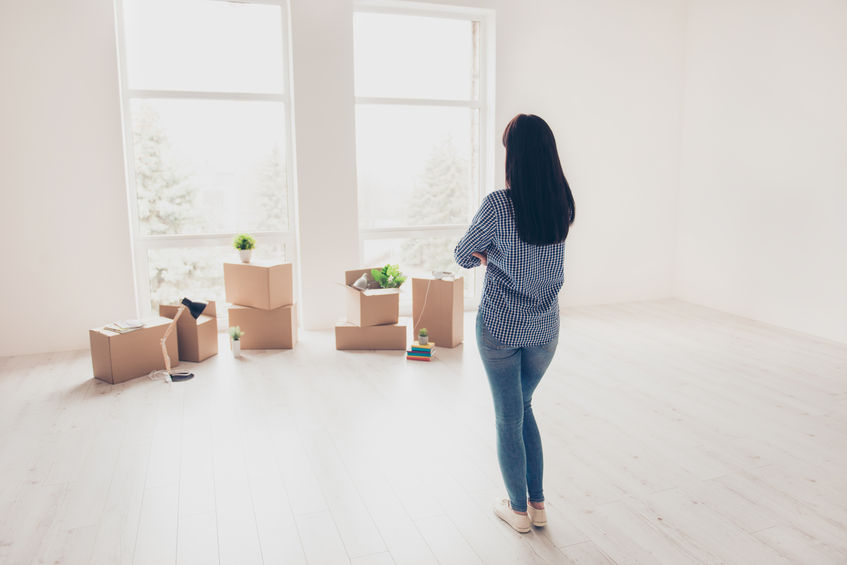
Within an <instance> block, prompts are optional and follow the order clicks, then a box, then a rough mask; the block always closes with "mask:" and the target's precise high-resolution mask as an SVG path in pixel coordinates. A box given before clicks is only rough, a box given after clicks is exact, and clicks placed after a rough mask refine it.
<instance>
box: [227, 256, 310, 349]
mask: <svg viewBox="0 0 847 565" xmlns="http://www.w3.org/2000/svg"><path fill="white" fill-rule="evenodd" d="M224 286H225V287H226V300H227V302H229V303H230V306H229V309H228V310H229V325H230V327H233V326H239V327H240V328H241V329H242V331H243V332H244V336H243V337H242V338H241V349H291V348H293V347H294V344H295V343H297V310H296V308H295V304H294V279H293V276H292V267H291V263H224Z"/></svg>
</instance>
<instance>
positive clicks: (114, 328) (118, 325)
mask: <svg viewBox="0 0 847 565" xmlns="http://www.w3.org/2000/svg"><path fill="white" fill-rule="evenodd" d="M143 327H144V322H142V321H140V320H122V321H120V322H112V323H111V324H108V325H106V326H103V329H104V330H106V331H108V332H112V333H116V334H125V333H129V332H132V331H135V330H138V329H141V328H143Z"/></svg>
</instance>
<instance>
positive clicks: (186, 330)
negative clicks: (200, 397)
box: [159, 300, 218, 363]
mask: <svg viewBox="0 0 847 565" xmlns="http://www.w3.org/2000/svg"><path fill="white" fill-rule="evenodd" d="M177 310H179V306H174V305H172V304H160V305H159V315H160V316H163V317H165V318H170V319H173V318H174V316H176V313H177ZM176 337H177V343H178V344H179V360H180V361H192V362H194V363H199V362H200V361H202V360H204V359H208V358H209V357H211V356H212V355H217V354H218V318H217V310H216V308H215V301H214V300H210V301H209V302H208V304H207V305H206V308H204V309H203V313H202V314H200V317H199V318H197V319H196V320H195V319H194V317H193V316H192V315H191V313H190V312H189V311H188V310H187V309H186V311H185V312H183V313H182V316H180V317H179V320H177V322H176Z"/></svg>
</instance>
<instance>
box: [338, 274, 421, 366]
mask: <svg viewBox="0 0 847 565" xmlns="http://www.w3.org/2000/svg"><path fill="white" fill-rule="evenodd" d="M371 271H372V269H355V270H352V271H346V272H345V273H344V280H345V282H346V285H347V286H346V288H345V289H344V292H345V293H346V297H345V300H346V301H347V320H346V321H343V322H338V323H337V324H336V325H335V348H336V349H400V350H404V351H405V349H406V337H407V336H406V334H407V333H408V327H407V326H406V324H400V323H398V321H399V318H400V289H398V288H372V287H373V286H378V285H375V283H374V279H373V277H372V276H371ZM362 275H366V276H367V279H368V281H369V282H370V284H369V287H368V288H367V289H359V288H356V287H354V286H353V283H355V282H356V281H357V280H358V279H359V278H360V277H362Z"/></svg>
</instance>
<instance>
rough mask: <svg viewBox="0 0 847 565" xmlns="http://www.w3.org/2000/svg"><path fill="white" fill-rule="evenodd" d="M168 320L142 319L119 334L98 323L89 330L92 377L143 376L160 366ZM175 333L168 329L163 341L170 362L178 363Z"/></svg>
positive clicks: (110, 379) (114, 379)
mask: <svg viewBox="0 0 847 565" xmlns="http://www.w3.org/2000/svg"><path fill="white" fill-rule="evenodd" d="M189 317H190V316H189ZM170 323H171V320H170V319H168V318H161V317H157V318H153V319H152V320H145V322H144V327H143V328H139V329H137V330H133V331H131V332H127V333H123V334H119V333H115V332H111V331H109V330H105V329H103V328H102V327H101V328H95V329H93V330H89V332H88V337H89V341H90V342H91V364H92V366H93V369H94V377H95V378H98V379H100V380H101V381H106V382H107V383H111V384H118V383H122V382H124V381H128V380H130V379H134V378H136V377H143V376H144V375H146V374H148V373H150V372H151V371H157V370H160V369H162V370H163V369H164V368H165V360H164V359H163V358H162V337H164V335H165V330H166V329H167V327H168V326H169V325H170ZM176 336H177V334H176V332H172V333H171V335H169V336H168V340H167V341H166V342H165V346H166V347H167V351H168V356H169V357H170V358H171V359H170V360H171V365H172V366H175V365H179V361H178V359H179V346H178V344H177V337H176Z"/></svg>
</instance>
